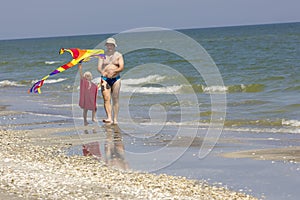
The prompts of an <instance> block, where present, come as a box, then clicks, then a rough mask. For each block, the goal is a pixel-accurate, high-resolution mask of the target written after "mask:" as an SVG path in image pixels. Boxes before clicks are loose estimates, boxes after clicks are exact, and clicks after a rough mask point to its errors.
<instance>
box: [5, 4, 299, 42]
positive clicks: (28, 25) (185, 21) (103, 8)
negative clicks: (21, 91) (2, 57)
mask: <svg viewBox="0 0 300 200" xmlns="http://www.w3.org/2000/svg"><path fill="white" fill-rule="evenodd" d="M0 5H1V6H0V8H1V9H0V40H5V39H20V38H38V37H55V36H71V35H90V34H103V33H119V32H123V31H127V30H130V29H134V28H142V27H161V28H168V29H186V28H206V27H223V26H238V25H254V24H272V23H287V22H300V12H299V9H300V1H299V0H183V1H180V0H151V1H150V0H147V1H146V0H109V1H103V0H84V1H77V0H50V1H45V0H2V1H1V3H0Z"/></svg>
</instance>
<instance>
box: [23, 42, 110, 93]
mask: <svg viewBox="0 0 300 200" xmlns="http://www.w3.org/2000/svg"><path fill="white" fill-rule="evenodd" d="M66 51H67V52H69V53H70V54H71V55H72V58H73V59H72V60H71V61H70V62H68V63H66V64H64V65H62V66H60V67H58V68H57V69H56V70H54V71H53V72H51V73H50V74H48V75H47V76H45V77H44V78H42V80H40V81H38V82H36V83H35V84H34V85H33V86H32V87H31V88H30V89H29V90H28V93H31V92H34V93H39V94H40V93H41V87H42V86H43V84H44V81H45V80H46V79H47V78H48V77H49V76H52V75H55V74H58V73H60V72H63V71H65V70H67V69H69V68H71V67H73V66H74V65H77V64H78V63H79V62H82V61H83V62H87V61H89V60H90V58H91V57H93V56H100V57H105V54H104V50H102V49H78V48H72V49H64V48H61V49H60V51H59V54H63V53H64V52H66Z"/></svg>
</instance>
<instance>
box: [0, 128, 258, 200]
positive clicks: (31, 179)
mask: <svg viewBox="0 0 300 200" xmlns="http://www.w3.org/2000/svg"><path fill="white" fill-rule="evenodd" d="M27 134H28V132H25V131H9V130H0V137H1V140H0V152H1V153H0V162H1V165H0V175H1V176H0V190H1V191H5V192H6V193H7V194H12V195H13V196H15V197H20V198H24V199H220V200H221V199H222V200H224V199H242V200H244V199H247V200H252V199H256V198H254V197H251V196H249V195H246V194H244V193H242V192H243V190H240V192H235V191H230V190H228V189H226V188H224V187H221V186H222V183H219V184H218V186H210V185H208V184H207V183H206V182H205V181H198V180H189V179H187V178H185V177H176V176H169V175H166V174H160V175H155V174H149V173H141V172H140V173H138V172H134V171H122V170H117V169H112V168H108V167H107V166H106V165H105V164H104V163H101V162H99V161H98V160H96V159H93V158H92V157H83V156H78V155H77V156H66V155H65V154H64V148H65V147H66V145H65V142H64V141H62V142H61V144H59V143H58V142H57V140H56V141H55V143H53V145H52V144H51V145H48V146H47V145H38V142H37V139H39V140H40V141H42V140H45V139H48V140H51V137H50V136H49V137H48V136H43V137H48V138H41V136H40V135H39V137H38V138H34V139H33V138H32V137H28V135H27ZM8 144H9V145H8ZM54 144H55V145H54ZM0 199H1V195H0Z"/></svg>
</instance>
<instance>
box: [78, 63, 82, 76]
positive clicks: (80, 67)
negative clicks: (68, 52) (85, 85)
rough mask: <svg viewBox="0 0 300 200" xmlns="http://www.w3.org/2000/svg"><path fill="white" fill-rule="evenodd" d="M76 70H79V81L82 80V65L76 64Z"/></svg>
mask: <svg viewBox="0 0 300 200" xmlns="http://www.w3.org/2000/svg"><path fill="white" fill-rule="evenodd" d="M78 69H79V74H80V79H82V78H83V73H82V64H81V63H79V64H78Z"/></svg>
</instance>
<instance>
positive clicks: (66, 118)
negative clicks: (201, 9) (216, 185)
mask: <svg viewBox="0 0 300 200" xmlns="http://www.w3.org/2000/svg"><path fill="white" fill-rule="evenodd" d="M160 31H161V32H157V31H156V32H145V31H137V30H134V31H131V32H124V33H121V34H118V35H114V34H102V35H87V36H72V37H53V38H33V39H19V40H2V41H0V56H1V59H0V69H1V73H0V92H1V99H0V105H2V106H6V107H7V109H8V110H17V111H22V112H23V113H21V114H19V115H16V114H13V115H11V116H1V117H0V122H1V127H5V128H7V127H11V128H18V129H22V128H24V129H34V128H41V127H47V126H48V125H49V126H55V127H57V126H59V127H61V126H64V125H65V126H69V125H74V124H75V126H78V127H79V126H81V125H82V124H83V120H82V117H81V115H82V110H81V109H80V108H79V107H78V93H79V91H78V88H79V87H78V85H79V79H78V70H77V66H74V67H73V68H71V69H69V70H68V71H65V72H63V73H60V74H57V75H55V76H53V77H50V78H49V79H48V80H47V81H46V82H45V84H44V86H43V87H42V94H28V93H27V90H28V89H29V88H30V87H31V86H32V84H33V83H34V82H36V81H37V80H39V79H41V78H42V77H44V76H45V75H47V74H49V73H50V72H52V71H53V70H54V69H56V68H57V67H59V66H60V65H63V64H65V63H66V62H69V61H70V59H71V56H70V55H68V54H67V53H66V54H63V55H59V54H58V51H59V49H60V48H74V47H78V48H86V49H88V48H91V49H93V48H104V46H103V41H105V39H106V38H107V37H110V36H115V37H116V38H117V42H118V50H119V51H120V52H122V53H123V54H124V60H125V70H124V71H123V72H122V73H121V78H122V86H121V93H120V116H119V128H120V131H121V132H122V133H124V134H123V141H124V144H125V150H126V152H125V157H126V159H127V161H128V163H129V166H130V168H132V169H137V170H146V171H156V172H158V173H169V174H174V175H183V176H187V177H189V178H197V179H202V178H204V179H211V181H212V182H223V183H224V184H226V185H228V187H230V188H233V189H234V190H241V191H246V192H248V193H250V194H253V195H255V196H258V197H259V196H262V195H264V196H266V197H267V199H296V197H297V196H299V192H297V190H294V189H293V188H295V186H297V185H299V180H300V179H299V163H298V164H297V163H296V164H295V163H280V162H276V163H275V164H274V163H273V162H271V161H270V162H268V161H253V160H250V159H241V160H236V159H225V158H220V157H218V156H207V157H206V158H205V159H204V160H202V161H199V160H198V159H196V157H197V155H198V153H199V146H201V143H199V144H198V145H195V144H194V143H193V145H191V148H188V149H187V148H186V147H187V146H189V145H190V144H191V143H192V140H193V138H194V137H196V136H197V137H200V138H201V137H205V136H209V137H208V138H210V139H211V138H213V137H219V134H220V133H221V132H218V131H217V133H216V134H214V133H212V134H210V135H206V133H207V130H209V127H210V125H211V124H210V122H211V121H214V120H216V122H217V124H218V125H219V122H224V126H221V127H220V126H218V127H217V129H218V130H219V131H220V130H222V133H221V135H220V137H221V139H222V138H223V139H224V138H225V139H235V140H236V141H238V142H237V143H229V144H228V143H226V142H221V141H220V142H218V143H217V144H216V147H215V149H214V151H215V152H217V153H220V152H227V151H237V150H246V149H261V148H276V147H290V146H299V141H300V135H299V134H300V102H299V99H300V79H299V77H300V57H299V55H300V23H287V24H270V25H257V26H238V27H223V28H207V29H189V30H177V31H178V32H177V33H179V35H180V37H179V39H178V38H176V37H174V35H173V32H168V31H167V33H168V34H164V33H165V32H164V31H163V30H160ZM175 36H178V34H177V35H176V34H175ZM182 38H183V40H182V41H181V39H182ZM195 44H197V45H198V46H197V45H195ZM199 45H201V47H202V48H203V49H199V48H198V47H199ZM195 49H197V51H201V52H200V53H199V52H195ZM168 50H169V51H168ZM202 50H203V51H202ZM199 55H200V56H199ZM83 65H84V67H83V70H89V71H91V72H92V74H93V77H94V80H93V81H95V82H98V81H99V76H100V74H99V73H98V72H97V70H96V66H97V63H96V60H95V59H92V60H91V61H90V62H88V63H84V64H83ZM195 65H197V66H200V70H199V69H197V68H195ZM220 77H221V81H220V80H219V78H220ZM213 98H215V99H213ZM97 100H98V101H97V104H98V111H97V118H98V119H100V120H101V119H102V118H105V113H104V111H103V102H102V101H103V100H102V97H101V95H100V91H99V96H98V99H97ZM219 100H220V101H219ZM218 108H220V109H218ZM28 116H29V117H28ZM214 117H217V119H215V118H214ZM218 120H219V121H218ZM98 125H99V127H100V130H101V131H102V133H103V132H104V133H105V132H109V131H107V130H106V129H107V127H105V126H104V127H103V125H102V124H101V122H100V123H99V124H98ZM101 131H100V132H101ZM111 131H114V130H110V132H111ZM178 133H180V134H178ZM62 134H74V133H72V132H71V133H62ZM79 134H81V132H80V133H79ZM100 135H101V133H100ZM175 137H177V138H178V137H180V138H182V139H183V141H186V143H184V142H183V143H180V144H177V145H176V144H173V145H172V144H170V143H168V141H171V140H172V139H173V138H175ZM102 139H103V135H102V136H101V142H104V141H103V140H102ZM184 139H186V140H184ZM214 142H216V141H214ZM213 145H214V143H213ZM102 146H103V145H102ZM169 146H170V147H169ZM164 147H166V148H164ZM101 151H103V152H104V151H105V149H104V148H103V147H101ZM70 153H75V154H82V149H81V147H80V146H79V147H74V149H71V151H70ZM145 155H147V156H145ZM182 155H183V156H182ZM210 155H215V154H213V153H212V154H210ZM181 156H182V157H181ZM266 169H271V170H266ZM249 174H251V175H252V176H253V177H249V176H248V175H249ZM281 182H282V183H281ZM274 188H276V189H274Z"/></svg>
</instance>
